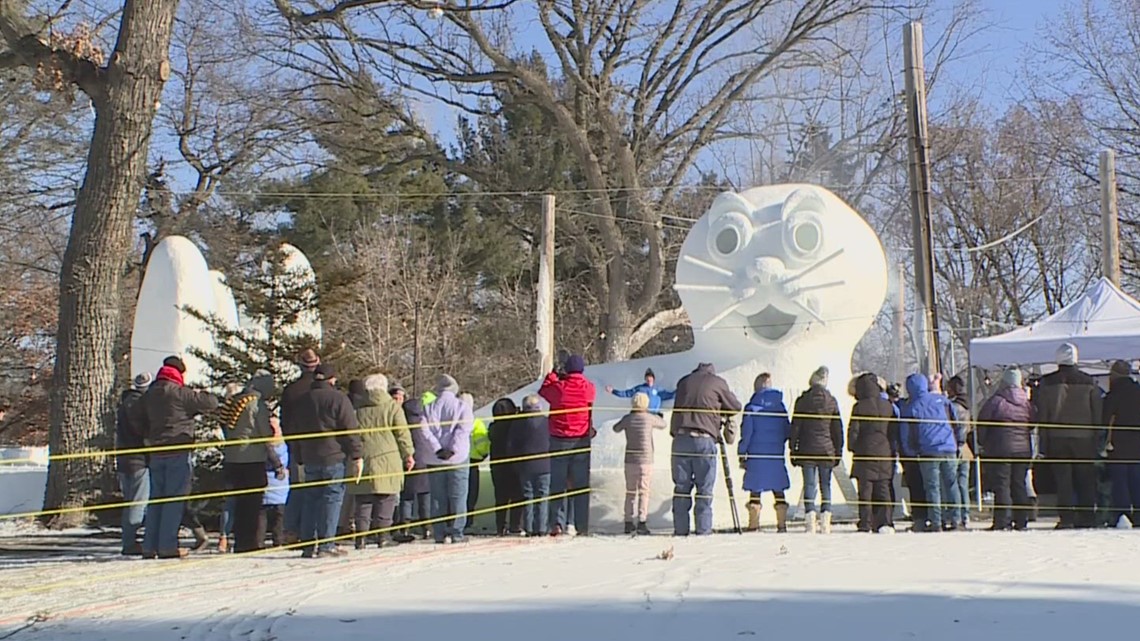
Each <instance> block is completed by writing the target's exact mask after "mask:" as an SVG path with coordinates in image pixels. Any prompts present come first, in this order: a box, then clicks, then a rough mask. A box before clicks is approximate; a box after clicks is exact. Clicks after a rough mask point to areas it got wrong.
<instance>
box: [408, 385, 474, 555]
mask: <svg viewBox="0 0 1140 641" xmlns="http://www.w3.org/2000/svg"><path fill="white" fill-rule="evenodd" d="M435 394H436V399H435V401H434V402H432V403H431V405H428V406H427V407H426V408H425V410H424V427H423V428H422V429H418V430H415V431H414V432H413V438H414V439H415V440H416V442H417V447H416V449H417V450H419V449H420V447H423V448H424V449H425V451H426V452H428V454H427V455H426V456H425V457H424V458H425V461H424V462H425V463H427V466H428V469H429V470H430V473H429V474H428V483H429V484H430V485H431V516H432V519H434V520H436V522H435V523H433V524H432V538H434V539H435V542H436V543H447V542H448V541H450V542H451V543H462V542H463V540H464V538H463V528H464V526H465V525H466V524H467V512H466V510H467V481H468V478H467V477H468V475H470V474H471V466H470V455H471V431H472V429H474V424H475V416H474V414H473V413H472V409H471V406H470V405H468V404H467V403H464V402H463V401H462V400H461V399H460V398H459V383H456V382H455V379H454V378H452V377H450V376H448V375H447V374H444V375H442V376H440V377H439V379H438V380H437V381H436V385H435ZM476 473H477V472H476Z"/></svg>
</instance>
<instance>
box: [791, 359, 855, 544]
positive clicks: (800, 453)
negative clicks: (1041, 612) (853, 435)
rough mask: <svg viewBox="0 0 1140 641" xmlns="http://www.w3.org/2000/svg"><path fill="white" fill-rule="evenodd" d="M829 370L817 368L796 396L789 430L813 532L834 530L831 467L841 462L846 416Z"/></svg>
mask: <svg viewBox="0 0 1140 641" xmlns="http://www.w3.org/2000/svg"><path fill="white" fill-rule="evenodd" d="M827 379H828V371H827V368H826V367H821V368H819V369H817V370H816V371H815V372H814V373H812V375H811V379H810V380H809V381H808V383H809V385H810V387H808V389H807V391H806V392H804V393H803V394H801V395H800V397H799V398H797V399H796V404H795V407H794V409H793V410H792V429H791V431H790V432H789V433H788V443H789V445H790V446H791V452H792V465H795V466H797V467H799V468H800V469H801V470H802V472H803V479H804V510H805V512H806V514H805V522H804V527H805V529H806V530H807V531H808V533H810V534H815V533H816V532H817V531H819V530H820V529H822V531H823V533H824V534H830V533H831V470H832V469H833V468H834V467H835V466H836V465H839V460H840V456H841V455H842V454H843V419H841V418H840V417H839V403H838V402H837V401H836V400H835V397H834V396H832V395H831V392H829V391H827ZM817 491H818V493H819V494H820V506H819V509H820V512H821V513H822V514H823V516H822V517H821V518H820V520H818V521H817V520H816V514H815V510H816V507H815V495H816V493H817Z"/></svg>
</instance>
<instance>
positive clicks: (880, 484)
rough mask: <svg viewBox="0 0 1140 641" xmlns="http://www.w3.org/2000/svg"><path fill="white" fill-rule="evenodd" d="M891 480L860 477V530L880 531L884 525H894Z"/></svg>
mask: <svg viewBox="0 0 1140 641" xmlns="http://www.w3.org/2000/svg"><path fill="white" fill-rule="evenodd" d="M892 507H893V504H892V503H891V480H890V479H880V480H874V481H867V480H863V479H859V530H860V531H863V532H878V531H879V528H881V527H883V526H884V525H893V523H892V519H891V508H892Z"/></svg>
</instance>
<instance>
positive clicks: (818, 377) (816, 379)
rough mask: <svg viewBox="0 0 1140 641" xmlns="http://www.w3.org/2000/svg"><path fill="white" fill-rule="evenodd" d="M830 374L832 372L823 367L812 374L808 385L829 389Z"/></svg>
mask: <svg viewBox="0 0 1140 641" xmlns="http://www.w3.org/2000/svg"><path fill="white" fill-rule="evenodd" d="M829 374H830V372H829V371H828V369H827V368H826V367H821V368H819V369H817V370H815V371H814V372H812V374H811V380H809V381H808V385H813V386H814V385H822V386H824V387H827V377H828V375H829Z"/></svg>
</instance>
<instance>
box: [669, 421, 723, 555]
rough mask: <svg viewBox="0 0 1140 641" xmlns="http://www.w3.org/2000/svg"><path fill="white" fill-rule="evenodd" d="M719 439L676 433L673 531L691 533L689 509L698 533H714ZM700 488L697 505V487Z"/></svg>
mask: <svg viewBox="0 0 1140 641" xmlns="http://www.w3.org/2000/svg"><path fill="white" fill-rule="evenodd" d="M716 464H717V451H716V441H715V440H714V439H713V438H711V437H701V436H690V435H688V434H678V435H677V436H675V437H673V460H672V467H673V533H674V534H676V535H678V536H688V535H689V527H690V520H689V510H690V509H692V511H693V519H694V520H695V521H696V522H697V534H699V535H701V534H712V499H713V485H714V484H715V483H716ZM694 489H696V491H697V496H696V504H695V506H694V501H693V490H694Z"/></svg>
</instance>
